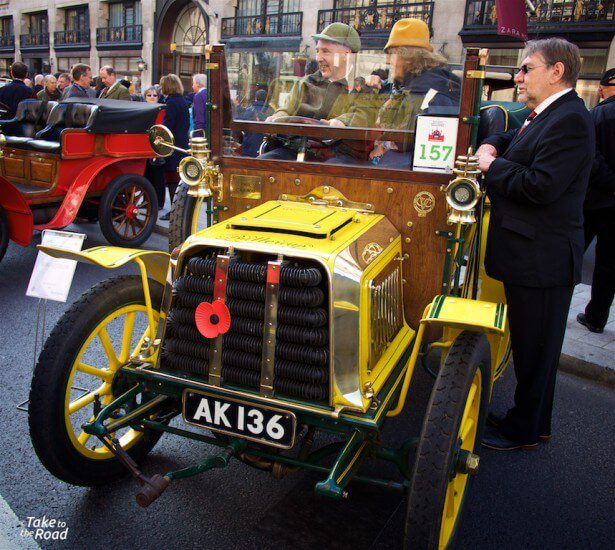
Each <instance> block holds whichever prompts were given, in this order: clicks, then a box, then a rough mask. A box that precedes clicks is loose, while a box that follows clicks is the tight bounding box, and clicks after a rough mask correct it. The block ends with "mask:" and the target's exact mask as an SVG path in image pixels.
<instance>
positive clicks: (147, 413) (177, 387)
mask: <svg viewBox="0 0 615 550" xmlns="http://www.w3.org/2000/svg"><path fill="white" fill-rule="evenodd" d="M413 342H414V340H412V341H411V342H409V345H408V347H407V348H406V351H405V352H404V354H403V355H402V357H401V358H400V360H399V361H398V363H397V364H396V366H395V368H394V370H393V372H392V374H391V376H390V378H389V381H388V382H387V384H385V386H384V387H383V388H382V390H381V391H380V393H379V394H378V395H377V396H376V399H375V400H374V401H375V402H376V403H377V406H376V407H375V408H372V409H370V410H369V411H368V412H367V413H365V414H359V413H357V414H353V413H344V412H342V413H341V414H340V415H339V417H337V418H332V417H330V416H324V415H320V414H318V412H317V411H314V413H311V412H306V411H305V410H302V409H300V408H296V409H294V408H293V407H292V406H285V407H284V408H285V410H288V411H291V412H293V413H295V414H296V416H297V423H298V425H299V426H301V425H306V426H308V427H310V426H311V427H313V428H315V429H317V430H322V431H325V432H329V433H332V434H337V435H340V436H342V438H343V439H342V440H341V441H339V442H335V443H331V444H328V445H326V446H324V447H321V448H319V449H317V450H315V451H313V452H311V453H310V454H309V455H307V456H306V457H305V458H298V457H292V456H287V455H283V454H278V453H277V452H276V449H274V448H269V447H266V446H263V445H259V444H254V443H251V442H249V441H247V440H244V439H241V438H234V437H230V438H227V437H224V438H216V437H212V436H211V435H207V433H208V431H207V430H206V429H204V430H203V433H202V434H201V433H198V432H194V431H189V430H186V429H181V428H175V427H171V426H169V425H168V422H169V420H170V419H171V418H173V417H174V416H177V415H178V414H180V411H181V400H182V394H183V392H184V391H185V390H195V391H199V390H203V389H205V386H204V384H203V383H202V382H198V381H194V380H191V379H189V378H180V377H178V375H177V373H175V372H174V373H169V374H171V375H172V378H169V377H167V376H165V371H163V370H156V369H148V370H146V369H147V367H149V366H150V365H149V364H140V365H139V364H137V365H134V364H127V365H125V366H123V367H122V368H120V369H119V370H118V372H117V374H116V380H117V379H120V380H121V381H122V386H125V385H127V386H128V387H131V386H132V387H131V389H129V390H128V391H126V392H125V393H124V394H122V395H121V396H119V397H118V398H117V399H115V400H114V401H113V402H112V403H110V404H109V405H107V406H106V407H104V408H103V409H102V410H101V411H100V413H99V414H98V415H97V416H96V419H95V420H94V421H93V422H90V423H88V424H85V425H84V426H83V430H84V431H85V432H86V433H88V434H90V435H94V436H96V437H97V438H98V439H100V440H101V441H102V442H103V444H104V445H105V446H107V447H108V448H109V449H110V450H111V451H112V452H113V453H114V454H115V455H116V456H117V458H118V459H120V460H121V461H122V462H123V463H124V464H125V465H126V458H123V457H122V455H124V454H125V453H124V451H123V450H122V449H121V448H120V447H119V445H118V444H117V441H115V440H114V439H113V433H114V432H116V431H117V430H119V429H121V428H125V427H132V428H134V429H137V430H143V429H150V430H157V431H161V432H167V433H171V434H174V435H180V436H183V437H187V438H189V439H194V440H197V441H203V442H205V443H209V444H211V445H216V446H218V447H221V448H223V449H224V450H223V452H222V453H219V454H217V455H212V456H209V457H207V458H206V459H205V460H203V461H202V462H200V463H199V464H196V465H194V466H191V467H188V468H184V469H181V470H175V471H171V472H168V473H166V474H165V475H164V478H165V479H166V480H167V481H172V480H174V479H179V478H184V477H190V476H193V475H196V474H199V473H202V472H205V471H207V470H211V469H213V468H222V467H224V466H226V465H227V464H228V462H229V460H230V458H231V457H232V456H239V455H241V454H242V453H245V454H247V455H250V456H252V457H258V458H261V459H265V460H270V461H272V462H276V463H279V464H282V465H285V466H287V467H290V468H306V469H310V470H314V471H316V472H319V473H323V474H325V475H326V478H325V479H324V480H323V481H320V482H318V483H317V484H316V486H315V491H316V493H317V494H320V495H324V496H329V497H333V498H336V499H341V498H345V497H347V492H346V490H345V488H346V486H347V485H348V483H349V482H350V481H351V480H352V479H356V480H358V481H362V482H365V483H368V484H370V485H375V486H378V487H382V488H386V489H390V490H393V491H397V492H404V491H405V490H406V489H407V487H408V482H409V479H410V470H409V462H408V455H409V453H410V450H411V449H412V448H413V447H414V446H415V445H416V444H417V442H418V439H417V438H412V439H409V440H407V441H406V442H405V443H404V444H403V445H402V446H401V447H400V448H399V449H389V448H386V447H383V446H381V445H380V442H379V431H380V428H381V427H382V424H383V422H384V419H385V418H386V413H387V412H388V411H389V410H390V409H391V408H393V407H394V405H395V404H396V401H397V400H396V397H397V396H398V395H399V390H400V388H401V386H402V382H403V379H404V374H405V372H406V369H405V367H406V365H407V364H408V361H409V359H410V354H411V351H412V344H413ZM206 389H207V391H208V393H210V394H211V395H219V396H221V397H223V396H224V395H225V389H224V388H212V387H209V386H207V387H206ZM139 394H140V395H141V398H142V402H141V405H139V406H138V407H136V408H134V409H132V410H130V411H129V412H126V413H125V414H123V415H121V416H119V415H118V411H119V410H120V409H121V408H122V407H123V406H125V405H127V404H129V403H130V402H134V399H135V398H136V397H137V396H138V395H139ZM254 395H255V397H256V396H257V395H258V394H254ZM148 397H149V398H148ZM242 399H243V400H244V401H246V402H247V403H248V404H251V403H253V404H254V405H258V401H257V400H256V399H251V398H250V396H249V394H245V390H244V395H243V396H242ZM297 404H298V405H301V402H300V401H297ZM169 406H170V407H169ZM310 406H312V407H313V404H310ZM169 411H170V412H169ZM323 412H330V409H326V408H323ZM157 414H161V415H162V416H161V418H156V415H157ZM333 454H336V455H337V457H336V458H335V460H334V463H333V465H332V466H331V467H326V466H323V465H321V464H319V462H320V461H321V460H322V459H323V458H325V457H327V456H329V455H333ZM367 456H374V457H377V458H381V459H384V460H387V461H389V462H392V463H394V464H395V465H396V466H397V467H398V469H399V471H400V473H401V474H402V475H403V477H404V478H405V480H404V481H403V482H401V483H400V482H399V481H393V480H387V479H380V478H375V477H370V476H360V475H356V472H357V470H358V468H359V466H360V465H361V463H362V462H363V460H364V459H365V458H366V457H367ZM128 460H130V459H129V458H128ZM127 467H128V468H129V469H130V470H131V471H133V474H135V477H137V478H139V479H141V478H142V476H141V474H140V472H135V470H134V469H133V468H131V467H130V466H128V465H127ZM137 473H138V475H137ZM147 481H148V480H145V482H146V483H147ZM161 492H162V491H160V493H161ZM156 496H159V495H156Z"/></svg>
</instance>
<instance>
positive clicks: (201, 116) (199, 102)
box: [192, 74, 207, 132]
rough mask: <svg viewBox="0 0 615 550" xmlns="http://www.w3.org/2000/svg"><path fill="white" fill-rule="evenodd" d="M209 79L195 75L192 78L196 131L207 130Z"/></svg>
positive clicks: (193, 115) (193, 114)
mask: <svg viewBox="0 0 615 550" xmlns="http://www.w3.org/2000/svg"><path fill="white" fill-rule="evenodd" d="M206 85H207V77H206V76H205V75H204V74H195V75H194V76H193V77H192V91H193V92H194V100H193V102H192V118H193V121H194V129H195V130H203V132H205V131H206V129H207V90H206V89H205V86H206Z"/></svg>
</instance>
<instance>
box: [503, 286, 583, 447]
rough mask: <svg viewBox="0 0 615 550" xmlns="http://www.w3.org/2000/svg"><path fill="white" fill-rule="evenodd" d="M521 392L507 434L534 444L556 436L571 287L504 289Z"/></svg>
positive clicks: (510, 413)
mask: <svg viewBox="0 0 615 550" xmlns="http://www.w3.org/2000/svg"><path fill="white" fill-rule="evenodd" d="M504 290H505V292H506V302H507V304H508V322H509V328H510V336H511V343H512V349H513V361H514V364H515V375H516V377H517V388H516V390H515V406H514V407H513V408H512V409H510V410H509V411H508V414H507V415H506V422H505V423H504V424H503V429H502V431H503V433H504V435H506V436H507V437H508V438H509V439H512V440H514V441H517V440H520V441H523V442H527V443H533V442H535V441H537V440H538V436H541V435H542V436H546V435H551V411H552V409H553V395H554V393H555V378H556V374H557V366H558V363H559V356H560V350H561V349H562V344H563V342H564V334H565V332H566V319H567V314H568V309H569V308H570V301H571V299H572V290H573V287H572V286H554V287H549V288H532V287H523V286H517V285H511V284H505V285H504Z"/></svg>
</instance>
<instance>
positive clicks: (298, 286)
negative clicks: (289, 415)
mask: <svg viewBox="0 0 615 550" xmlns="http://www.w3.org/2000/svg"><path fill="white" fill-rule="evenodd" d="M215 266H216V260H215V258H203V257H193V258H190V259H189V260H188V262H187V272H186V273H185V274H184V275H183V276H181V277H178V278H177V280H176V281H175V283H174V285H173V298H172V304H171V309H170V311H169V314H168V316H167V325H166V338H165V341H164V343H163V348H162V354H161V361H162V366H163V368H165V367H170V368H172V369H177V370H181V371H184V372H187V373H190V374H195V375H199V376H203V377H207V375H208V363H209V341H208V340H207V339H206V338H204V337H203V336H202V335H201V334H200V333H199V331H198V330H197V328H196V325H195V321H194V310H195V308H196V307H197V306H198V305H199V304H200V303H202V302H211V301H212V299H213V286H214V284H213V276H214V272H215ZM266 270H267V268H266V264H264V263H250V262H245V261H241V260H236V261H233V262H232V263H231V265H230V266H229V271H228V278H229V279H228V283H227V287H226V290H227V299H226V305H227V307H228V308H229V311H230V313H231V327H230V330H229V332H227V333H226V334H225V335H224V336H223V346H222V349H223V351H222V378H223V385H224V384H226V383H229V384H233V385H234V386H236V385H239V386H247V387H250V388H258V387H259V386H260V371H261V361H262V350H263V332H264V322H263V319H264V314H265V280H266ZM322 281H323V276H322V273H321V271H320V269H318V268H315V267H297V266H286V265H284V266H282V269H281V270H280V289H279V294H278V297H279V303H280V306H279V309H278V326H277V332H276V346H275V363H274V372H275V378H274V389H275V391H276V393H280V394H286V395H289V396H293V397H299V398H303V399H309V400H316V401H325V400H326V399H327V397H328V393H329V360H330V357H329V348H328V342H329V332H328V313H327V310H326V309H325V308H324V307H323V305H324V303H325V292H324V291H323V290H322V288H320V287H319V286H318V285H321V283H322Z"/></svg>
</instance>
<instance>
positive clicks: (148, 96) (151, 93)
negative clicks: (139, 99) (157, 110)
mask: <svg viewBox="0 0 615 550" xmlns="http://www.w3.org/2000/svg"><path fill="white" fill-rule="evenodd" d="M143 99H144V100H145V102H146V103H158V90H157V89H156V86H150V87H149V88H147V89H146V90H145V91H144V92H143Z"/></svg>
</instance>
